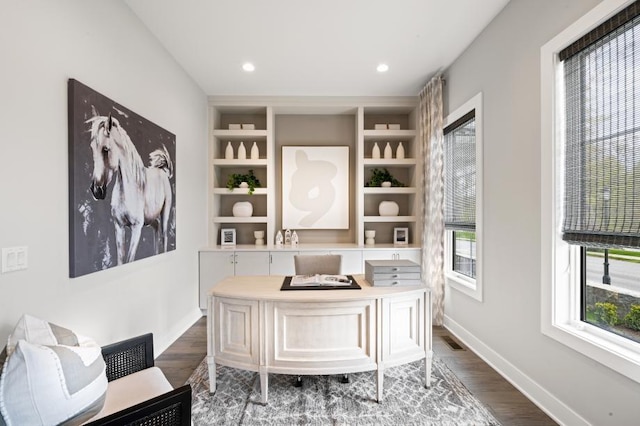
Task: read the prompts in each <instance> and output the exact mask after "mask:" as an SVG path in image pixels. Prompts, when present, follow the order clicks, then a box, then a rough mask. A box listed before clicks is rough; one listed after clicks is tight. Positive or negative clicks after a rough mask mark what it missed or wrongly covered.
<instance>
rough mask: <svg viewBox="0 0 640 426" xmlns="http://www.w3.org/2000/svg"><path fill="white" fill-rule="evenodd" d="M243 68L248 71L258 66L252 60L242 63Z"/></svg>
mask: <svg viewBox="0 0 640 426" xmlns="http://www.w3.org/2000/svg"><path fill="white" fill-rule="evenodd" d="M242 69H243V70H245V71H246V72H253V71H255V70H256V67H255V65H253V64H252V63H251V62H245V63H244V64H242Z"/></svg>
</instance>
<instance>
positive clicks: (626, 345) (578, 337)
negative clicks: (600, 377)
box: [542, 321, 640, 383]
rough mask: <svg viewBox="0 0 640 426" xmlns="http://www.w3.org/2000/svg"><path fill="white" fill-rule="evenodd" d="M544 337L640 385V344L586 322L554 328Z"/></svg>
mask: <svg viewBox="0 0 640 426" xmlns="http://www.w3.org/2000/svg"><path fill="white" fill-rule="evenodd" d="M542 331H543V334H545V335H547V336H549V337H551V338H553V339H555V340H557V341H558V342H560V343H562V344H564V345H566V346H568V347H570V348H573V349H575V350H577V351H579V352H580V353H582V354H583V355H585V356H587V357H589V358H591V359H593V360H595V361H598V362H599V363H601V364H602V365H604V366H607V367H609V368H611V369H613V370H615V371H617V372H618V373H620V374H622V375H624V376H626V377H628V378H629V379H631V380H634V381H636V382H638V383H640V344H638V343H635V342H633V341H630V340H628V339H626V338H624V337H620V336H617V335H615V334H612V333H610V332H608V331H606V330H602V329H600V328H598V327H595V326H593V325H591V324H587V323H584V322H581V321H580V322H578V323H569V324H554V325H550V326H548V327H545V329H543V330H542Z"/></svg>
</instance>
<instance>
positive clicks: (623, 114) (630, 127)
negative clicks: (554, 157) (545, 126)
mask: <svg viewBox="0 0 640 426" xmlns="http://www.w3.org/2000/svg"><path fill="white" fill-rule="evenodd" d="M639 5H640V2H638V1H636V2H634V3H633V4H631V5H630V6H628V7H627V8H625V9H624V10H623V11H622V12H620V13H618V14H617V15H615V16H614V17H613V18H611V19H609V20H608V21H607V22H605V23H604V24H602V25H600V26H599V27H597V28H596V29H594V30H593V31H592V32H591V33H589V34H587V35H585V37H582V38H581V39H580V40H578V41H577V42H575V43H574V44H572V45H571V46H569V47H568V48H567V49H565V50H564V51H562V52H561V53H560V58H561V59H563V65H564V81H565V90H566V92H565V99H566V101H565V102H566V104H565V113H566V114H565V115H566V145H565V152H564V154H565V193H564V206H563V207H564V221H563V229H562V232H563V239H564V240H565V241H567V242H569V243H572V244H578V245H582V246H587V247H640V7H639Z"/></svg>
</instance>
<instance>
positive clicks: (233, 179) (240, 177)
mask: <svg viewBox="0 0 640 426" xmlns="http://www.w3.org/2000/svg"><path fill="white" fill-rule="evenodd" d="M243 182H246V183H247V187H248V188H249V195H252V194H253V192H254V191H255V189H256V188H260V180H259V179H258V178H257V177H256V175H254V174H253V170H251V169H250V170H249V173H248V174H243V173H232V174H230V175H229V179H227V188H228V189H229V191H233V188H240V185H241V184H242V183H243Z"/></svg>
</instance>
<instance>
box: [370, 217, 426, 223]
mask: <svg viewBox="0 0 640 426" xmlns="http://www.w3.org/2000/svg"><path fill="white" fill-rule="evenodd" d="M364 221H365V222H385V223H389V222H415V221H416V217H415V216H365V217H364Z"/></svg>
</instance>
